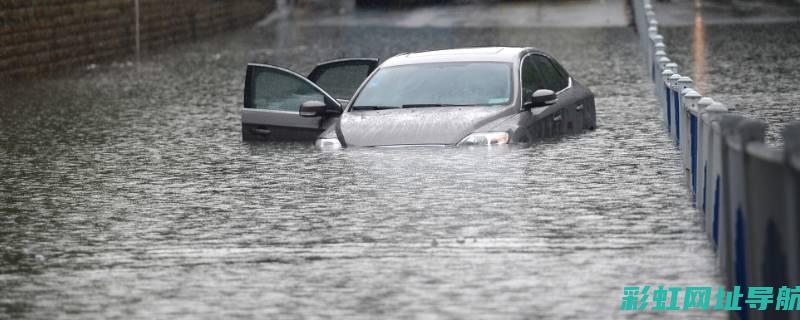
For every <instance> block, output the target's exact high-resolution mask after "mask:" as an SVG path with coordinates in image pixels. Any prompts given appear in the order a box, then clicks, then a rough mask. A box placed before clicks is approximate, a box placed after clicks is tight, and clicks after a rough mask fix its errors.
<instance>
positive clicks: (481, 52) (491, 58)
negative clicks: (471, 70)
mask: <svg viewBox="0 0 800 320" xmlns="http://www.w3.org/2000/svg"><path fill="white" fill-rule="evenodd" d="M528 51H538V50H536V49H535V48H520V47H480V48H461V49H447V50H436V51H425V52H416V53H403V54H399V55H396V56H394V57H391V58H389V60H386V61H385V62H384V63H383V64H382V65H381V67H391V66H400V65H409V64H420V63H436V62H459V61H487V62H507V63H514V62H516V61H518V60H519V58H520V56H521V55H522V54H523V53H525V52H528Z"/></svg>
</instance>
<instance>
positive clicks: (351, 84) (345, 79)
mask: <svg viewBox="0 0 800 320" xmlns="http://www.w3.org/2000/svg"><path fill="white" fill-rule="evenodd" d="M368 75H369V66H366V65H349V66H341V67H338V68H333V69H330V70H328V71H327V72H325V73H322V74H321V75H320V77H319V78H318V79H317V81H316V83H317V85H319V86H320V87H322V88H325V91H327V92H328V93H330V94H331V95H332V96H333V97H334V98H336V99H350V97H352V96H353V93H355V92H356V89H358V86H359V85H360V84H361V82H362V81H364V79H365V78H366V77H367V76H368Z"/></svg>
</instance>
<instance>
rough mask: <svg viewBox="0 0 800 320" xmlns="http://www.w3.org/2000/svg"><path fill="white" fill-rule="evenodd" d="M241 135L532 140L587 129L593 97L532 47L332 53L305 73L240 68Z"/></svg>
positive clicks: (377, 141) (367, 140)
mask: <svg viewBox="0 0 800 320" xmlns="http://www.w3.org/2000/svg"><path fill="white" fill-rule="evenodd" d="M245 82H246V83H245V99H244V108H243V111H242V137H243V139H245V140H249V139H268V140H309V141H312V140H313V141H315V144H316V145H317V146H318V147H320V148H324V149H336V148H342V147H353V146H357V147H373V146H407V145H443V146H444V145H498V144H510V143H519V144H526V143H532V142H535V141H537V140H539V139H541V138H544V137H550V136H554V135H559V134H565V133H579V132H582V131H583V130H585V129H590V130H592V129H594V128H595V126H596V117H595V100H594V94H593V93H592V92H591V91H590V90H589V89H588V88H586V87H585V86H583V85H582V84H581V83H580V82H578V81H577V80H576V79H573V78H572V77H571V76H570V75H569V73H567V71H566V70H565V69H564V68H563V67H562V66H561V64H559V63H558V61H556V60H555V59H554V58H553V57H552V56H551V55H549V54H547V53H545V52H543V51H541V50H538V49H536V48H509V47H489V48H466V49H451V50H439V51H429V52H419V53H404V54H400V55H396V56H394V57H392V58H390V59H388V60H386V61H385V62H383V63H382V64H381V65H380V66H378V61H377V60H376V59H342V60H335V61H331V62H327V63H323V64H320V65H318V66H317V67H316V68H315V69H314V70H313V71H312V72H311V74H310V75H309V76H308V77H304V76H301V75H299V74H297V73H295V72H292V71H291V70H287V69H284V68H281V67H277V66H271V65H261V64H250V65H248V68H247V79H246V81H245Z"/></svg>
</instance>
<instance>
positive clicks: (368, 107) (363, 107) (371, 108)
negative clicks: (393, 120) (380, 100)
mask: <svg viewBox="0 0 800 320" xmlns="http://www.w3.org/2000/svg"><path fill="white" fill-rule="evenodd" d="M399 108H400V107H396V106H353V110H386V109H399Z"/></svg>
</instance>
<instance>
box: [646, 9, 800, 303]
mask: <svg viewBox="0 0 800 320" xmlns="http://www.w3.org/2000/svg"><path fill="white" fill-rule="evenodd" d="M633 9H634V16H635V20H636V21H635V22H636V28H637V31H638V33H639V36H640V39H639V41H640V42H641V47H642V48H643V49H644V51H645V52H646V55H645V61H644V64H645V65H646V66H647V68H648V70H649V71H648V73H649V76H650V79H651V80H652V81H653V83H654V89H655V92H654V93H655V95H656V97H657V100H658V102H659V109H660V112H661V115H662V117H663V120H664V124H665V126H666V128H667V130H669V135H670V137H671V138H672V140H673V141H674V143H675V144H676V146H677V147H678V148H679V150H680V154H681V164H682V167H683V169H684V171H685V172H686V179H687V185H688V186H690V189H691V191H692V194H693V196H694V204H695V207H696V208H697V209H698V211H699V212H700V214H702V215H703V218H704V221H705V223H704V228H705V230H706V233H707V234H708V237H709V239H710V240H711V241H712V243H713V244H714V247H715V249H716V250H717V256H718V261H719V265H720V270H721V274H722V276H723V278H724V283H725V284H726V286H727V287H728V288H729V289H731V288H732V287H733V286H737V285H738V286H741V287H743V288H744V289H745V290H746V287H750V286H770V287H774V288H775V289H776V290H777V289H778V288H780V287H781V286H787V287H794V286H797V285H800V235H799V234H798V233H799V232H800V122H794V123H791V124H789V125H788V126H787V127H786V129H785V131H784V132H783V139H784V148H783V149H778V148H774V147H771V146H768V145H767V144H765V143H764V132H765V130H766V124H765V123H763V122H761V121H760V120H757V119H752V118H749V117H746V116H744V115H741V114H737V113H732V112H729V111H730V110H729V109H728V108H727V107H726V106H725V105H723V104H722V103H719V102H715V101H714V100H713V99H711V98H710V97H703V96H701V95H700V93H698V92H697V91H696V90H695V88H694V84H693V82H692V79H691V78H689V77H685V76H681V75H680V74H679V73H678V65H677V64H676V63H674V62H672V61H671V60H670V59H669V57H668V55H667V53H666V52H667V49H666V46H665V44H664V37H663V36H661V35H660V34H659V33H658V21H657V20H656V15H655V12H654V11H653V7H652V4H651V3H650V0H633ZM745 292H746V291H745ZM733 316H735V317H737V318H748V319H761V318H769V319H774V318H776V316H777V317H778V318H787V319H789V318H791V319H800V316H798V315H797V314H791V313H783V314H780V313H779V314H770V313H764V312H758V311H755V310H747V309H746V306H745V308H743V310H742V311H739V312H737V313H735V314H733Z"/></svg>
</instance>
